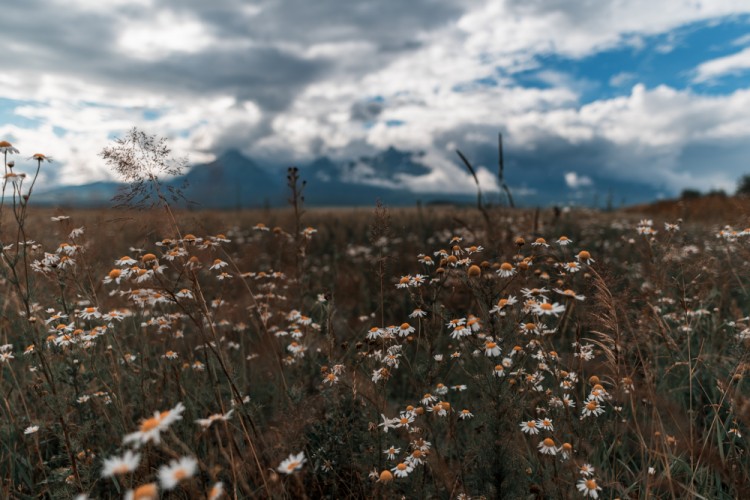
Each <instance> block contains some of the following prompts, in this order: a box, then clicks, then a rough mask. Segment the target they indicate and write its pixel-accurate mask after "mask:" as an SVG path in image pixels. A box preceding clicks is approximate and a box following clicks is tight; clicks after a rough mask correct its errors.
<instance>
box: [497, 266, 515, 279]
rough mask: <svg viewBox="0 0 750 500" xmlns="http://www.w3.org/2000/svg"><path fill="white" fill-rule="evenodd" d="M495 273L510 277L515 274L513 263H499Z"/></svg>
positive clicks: (502, 276)
mask: <svg viewBox="0 0 750 500" xmlns="http://www.w3.org/2000/svg"><path fill="white" fill-rule="evenodd" d="M496 272H497V274H498V276H500V277H501V278H510V277H511V276H513V275H514V274H516V270H515V269H514V268H513V264H511V263H510V262H503V263H502V264H500V267H499V268H498V269H497V271H496Z"/></svg>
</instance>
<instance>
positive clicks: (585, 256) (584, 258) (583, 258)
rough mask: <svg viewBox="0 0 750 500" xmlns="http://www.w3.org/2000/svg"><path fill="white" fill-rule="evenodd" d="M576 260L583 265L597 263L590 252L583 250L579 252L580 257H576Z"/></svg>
mask: <svg viewBox="0 0 750 500" xmlns="http://www.w3.org/2000/svg"><path fill="white" fill-rule="evenodd" d="M576 259H577V260H578V262H581V263H583V264H592V263H594V262H596V261H595V260H594V259H592V258H591V254H590V253H589V251H588V250H581V251H580V252H578V255H576Z"/></svg>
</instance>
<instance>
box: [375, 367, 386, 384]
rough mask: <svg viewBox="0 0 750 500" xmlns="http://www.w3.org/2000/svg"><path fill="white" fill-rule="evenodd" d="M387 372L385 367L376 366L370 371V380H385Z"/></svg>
mask: <svg viewBox="0 0 750 500" xmlns="http://www.w3.org/2000/svg"><path fill="white" fill-rule="evenodd" d="M388 376H389V372H388V369H387V368H378V369H377V370H373V371H372V381H373V382H375V383H377V382H379V381H380V380H387V379H388Z"/></svg>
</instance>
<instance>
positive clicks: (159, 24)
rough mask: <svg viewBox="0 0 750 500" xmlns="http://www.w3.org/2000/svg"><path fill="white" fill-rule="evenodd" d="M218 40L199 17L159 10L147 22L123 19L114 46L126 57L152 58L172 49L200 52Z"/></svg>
mask: <svg viewBox="0 0 750 500" xmlns="http://www.w3.org/2000/svg"><path fill="white" fill-rule="evenodd" d="M217 42H218V41H217V40H216V38H215V37H214V36H212V35H211V34H210V32H209V30H208V29H207V26H206V25H205V24H203V23H201V22H200V21H199V20H197V19H191V18H189V17H185V16H179V15H177V14H175V13H173V12H170V11H161V12H159V13H158V14H157V15H156V17H154V18H153V19H149V20H148V21H146V22H143V21H141V22H139V23H131V22H125V23H124V29H123V30H122V31H121V32H120V34H119V37H118V40H117V46H118V48H119V49H120V51H121V52H122V54H123V55H126V56H128V57H135V58H139V59H146V60H151V61H155V60H159V59H163V58H164V57H166V56H168V55H169V54H172V53H175V52H186V53H196V52H200V51H201V50H204V49H206V48H207V47H209V46H211V45H212V44H216V43H217Z"/></svg>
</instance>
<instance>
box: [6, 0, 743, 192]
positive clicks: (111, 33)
mask: <svg viewBox="0 0 750 500" xmlns="http://www.w3.org/2000/svg"><path fill="white" fill-rule="evenodd" d="M48 2H49V3H48V4H45V2H44V0H39V4H40V5H41V6H44V5H49V6H51V7H50V10H51V11H54V12H59V13H60V15H65V16H67V17H66V18H65V19H64V20H62V19H59V20H57V19H56V20H55V21H56V22H48V24H44V25H43V26H40V27H39V28H38V29H35V30H28V32H29V33H33V34H34V35H35V36H31V35H29V36H28V37H19V36H14V35H13V34H12V33H11V32H9V31H4V32H0V43H3V46H4V47H6V51H5V52H6V54H7V55H8V56H9V57H11V56H13V57H15V58H16V59H17V61H16V63H15V64H12V63H8V64H6V65H4V69H3V72H2V74H0V86H2V87H3V96H4V97H6V98H9V99H21V100H26V101H31V102H30V103H29V104H24V105H19V106H18V107H17V108H16V109H15V113H16V114H17V115H18V116H20V117H24V118H28V119H31V120H33V121H34V122H35V123H39V125H38V126H37V127H34V126H27V127H25V128H24V127H19V126H15V127H9V126H5V127H0V133H2V134H5V135H6V136H8V134H12V135H13V137H14V138H15V140H16V141H17V142H18V143H19V144H18V145H19V147H20V148H23V150H24V151H25V150H26V148H27V147H30V145H34V144H39V145H41V146H43V147H39V149H42V150H45V151H46V152H47V153H48V154H53V155H54V156H56V157H57V158H58V160H59V162H58V163H57V164H56V168H58V170H59V171H60V172H61V173H62V176H61V178H60V179H59V182H65V183H72V182H82V181H84V180H95V179H101V178H106V177H107V176H108V175H109V174H108V172H106V171H105V170H103V169H102V168H103V166H102V162H101V161H100V160H99V158H98V156H97V154H98V152H99V151H100V150H101V148H102V147H103V146H104V145H106V143H107V141H108V138H109V137H111V136H112V135H119V134H121V133H122V132H123V131H125V130H127V129H128V128H130V127H131V126H133V125H139V126H143V127H144V128H146V129H147V130H148V131H149V132H151V133H157V134H161V135H167V136H169V137H171V138H172V139H173V142H172V144H173V145H174V148H175V150H176V152H177V153H179V154H189V155H190V159H191V160H192V161H203V160H205V159H210V158H211V155H212V154H213V153H220V152H221V151H222V150H223V149H227V148H229V147H238V148H240V149H242V150H243V151H245V152H246V153H249V154H251V155H253V156H259V157H261V158H266V159H273V160H274V161H277V162H285V161H304V160H307V159H310V157H311V156H317V155H320V154H327V155H329V156H332V157H334V158H356V157H357V156H359V155H361V154H369V153H371V152H372V151H373V150H377V149H383V148H386V147H388V146H396V147H399V148H401V149H408V150H412V151H424V152H425V156H424V158H423V162H424V163H425V164H427V165H429V166H431V167H433V168H434V171H433V172H432V173H431V174H430V175H429V176H427V177H426V178H424V179H421V180H420V184H419V185H417V184H414V185H413V186H412V187H413V188H414V189H416V190H423V191H428V190H449V189H452V188H456V187H459V188H460V189H462V190H464V191H465V192H472V191H473V190H474V184H473V180H472V179H471V177H470V176H469V175H468V174H467V173H466V172H465V171H464V169H463V168H462V167H461V165H460V163H459V162H458V161H457V158H456V157H455V153H454V149H455V148H456V147H457V148H459V149H464V148H466V149H467V150H466V151H464V152H466V153H470V151H469V150H482V148H484V149H485V150H488V149H492V148H493V144H494V141H495V140H496V134H497V132H498V131H500V130H502V131H503V132H504V134H505V139H506V145H507V146H508V147H510V148H511V149H512V150H514V151H515V152H517V153H518V154H519V155H522V156H523V155H527V157H530V155H533V154H536V155H538V156H539V157H540V158H546V157H549V158H550V160H552V159H554V158H555V155H558V157H559V153H560V151H562V150H564V151H565V154H567V155H576V154H580V155H581V156H587V152H588V151H592V150H595V151H598V152H600V154H601V159H600V162H599V163H598V164H597V165H596V168H598V169H601V170H602V172H603V175H607V176H610V177H612V178H629V179H630V180H633V181H640V182H648V183H658V184H659V185H663V186H664V187H665V189H679V188H681V187H683V186H686V185H690V183H694V182H696V181H701V182H703V181H705V182H709V183H714V184H722V183H727V182H728V181H729V179H731V178H732V176H733V175H734V174H735V173H736V170H737V169H739V168H741V167H739V166H736V167H731V166H729V167H726V169H725V170H724V171H723V173H717V172H716V171H711V170H705V169H704V170H703V171H699V170H697V169H695V168H692V167H691V168H690V169H688V171H686V170H685V169H682V166H683V165H685V164H690V159H689V158H688V159H686V158H685V157H684V155H685V152H686V151H688V150H689V149H690V148H693V147H696V146H706V147H709V146H710V145H711V144H721V145H726V146H727V147H732V148H736V149H737V151H741V150H742V149H741V148H743V147H744V146H743V144H745V143H747V142H748V141H747V139H748V138H750V119H748V118H746V117H745V116H744V114H743V113H742V110H745V109H747V107H748V104H750V102H749V101H750V97H749V96H748V92H747V91H743V90H740V91H736V92H734V93H732V94H730V95H725V96H703V95H697V94H694V93H691V92H690V91H681V90H675V89H673V88H670V87H666V86H661V87H656V88H652V89H647V88H646V87H645V86H642V85H635V86H633V87H632V91H631V92H630V93H629V94H628V95H623V96H620V97H615V98H611V99H602V100H599V101H594V102H590V103H587V104H585V105H581V104H580V96H581V95H582V93H584V92H586V91H587V90H589V89H590V87H587V85H589V83H588V82H586V81H585V80H582V79H580V78H579V79H576V78H572V77H571V76H570V75H567V74H565V73H562V72H552V71H544V70H543V68H541V67H540V65H541V63H540V60H539V56H546V55H550V54H559V55H562V56H567V57H574V58H575V57H582V56H586V55H590V54H594V53H596V52H598V51H601V50H603V49H606V48H612V47H622V46H629V47H633V48H634V49H635V50H637V49H638V48H639V47H640V48H642V47H643V46H644V44H645V43H646V42H645V40H647V39H648V36H650V35H654V34H668V33H669V32H670V31H671V30H673V29H674V28H677V27H680V26H684V25H686V24H688V23H694V22H699V21H707V20H717V19H720V18H721V16H728V15H737V14H741V13H742V12H748V11H750V4H740V3H738V2H735V1H732V0H715V1H712V2H703V3H702V4H699V3H696V2H683V1H680V0H672V1H666V2H653V1H652V0H630V1H625V2H600V1H593V0H581V1H578V2H548V1H542V0H524V1H521V0H505V1H478V0H472V1H467V2H462V3H460V4H457V3H455V2H451V1H441V0H430V1H426V2H422V1H419V0H415V1H414V2H399V1H393V2H389V3H388V4H387V7H388V8H387V10H388V15H385V14H384V13H381V12H377V10H378V9H379V8H380V6H378V7H375V4H373V5H372V6H369V7H368V6H355V5H354V4H349V3H346V2H343V3H342V2H338V1H330V2H327V1H325V0H320V1H318V2H299V3H291V2H284V1H280V2H262V3H259V4H257V6H255V7H248V6H246V5H244V2H241V1H239V0H215V1H214V2H199V1H193V0H191V1H187V0H186V1H180V2H177V1H174V0H172V1H170V0H164V1H161V2H158V4H157V3H156V2H153V1H151V0H140V1H139V3H138V4H136V5H133V4H131V3H129V2H126V1H125V0H116V5H115V6H114V7H113V8H111V9H104V8H100V5H101V2H99V3H97V2H95V1H93V0H75V2H74V3H73V4H71V6H70V9H68V10H65V11H61V10H60V5H59V4H60V2H61V0H54V1H53V0H48ZM20 4H23V3H20ZM20 4H19V5H20ZM108 5H110V4H108ZM458 5H460V9H461V10H459V7H458ZM14 8H16V9H22V8H23V7H14ZM21 14H22V12H20V11H15V10H14V11H13V12H9V13H8V16H9V17H12V18H14V19H25V18H26V16H23V15H21ZM332 14H336V15H335V16H334V15H332ZM48 18H49V19H51V18H52V16H45V15H41V14H40V15H38V16H37V17H36V19H41V20H42V21H41V22H42V23H45V22H47V21H45V19H48ZM66 26H70V27H71V28H70V29H69V30H66V29H65V27H66ZM97 28H100V30H97ZM56 30H62V31H56ZM42 35H47V38H43V37H42ZM77 37H80V38H77ZM107 37H109V38H107ZM37 38H39V39H37ZM667 39H669V37H668V36H667ZM671 43H675V41H674V40H671ZM743 43H744V42H743ZM21 61H22V62H23V64H20V62H21ZM531 68H536V69H542V71H540V72H538V74H539V75H540V76H541V78H542V79H544V80H545V82H546V83H547V84H548V85H550V86H551V87H550V88H544V89H539V88H524V87H523V86H521V85H519V84H518V83H517V82H516V80H515V77H516V75H517V73H518V72H520V71H523V70H528V69H531ZM748 68H750V48H748V49H745V50H742V51H741V52H738V53H737V54H733V55H731V56H727V57H723V58H719V59H715V60H713V61H707V62H705V63H703V64H702V65H700V66H699V67H698V68H697V69H696V76H695V79H696V81H697V82H706V81H710V80H711V79H714V78H718V77H720V76H723V75H725V74H729V73H732V72H735V71H740V70H744V69H748ZM637 81H638V78H637V75H634V74H631V73H627V72H623V73H620V74H618V75H615V76H613V77H612V78H611V80H610V82H609V83H610V85H611V86H613V87H618V88H628V87H629V86H631V85H633V83H635V82H637ZM375 96H379V97H380V98H381V99H382V104H379V107H378V110H377V112H375V113H372V114H371V115H370V116H369V117H364V118H363V117H361V116H357V113H355V111H354V108H355V107H356V105H357V104H358V103H362V102H365V101H366V100H368V99H372V98H374V97H375ZM144 111H156V112H157V116H156V117H155V118H153V119H146V118H145V117H144ZM389 121H390V122H391V123H393V121H398V122H400V123H401V125H400V126H397V127H394V126H389V124H388V122H389ZM53 127H60V128H62V129H63V130H62V132H61V131H60V130H59V129H53ZM448 142H453V143H454V144H455V147H451V148H446V146H445V145H446V144H447V143H448ZM34 147H35V146H34ZM555 148H558V149H555ZM579 152H580V153H579ZM748 153H749V154H750V151H748ZM477 161H478V163H479V164H481V161H480V160H477ZM597 161H599V160H597ZM484 162H485V163H487V164H489V161H487V160H484ZM540 165H541V162H540ZM580 165H581V164H580V162H578V161H575V162H572V163H571V164H569V165H567V166H565V167H563V171H566V170H567V171H569V174H574V177H573V178H572V179H573V183H574V184H576V185H578V186H582V185H584V184H585V183H586V182H587V180H588V181H591V175H590V174H591V170H588V171H585V170H584V168H594V167H593V166H591V165H594V162H593V160H592V162H591V165H590V166H588V167H584V166H580ZM625 166H627V168H624V167H625ZM539 168H546V167H539ZM573 169H575V171H574V170H573ZM479 173H480V176H481V177H482V183H483V184H487V185H488V186H494V187H496V181H495V179H494V176H493V174H491V173H490V170H487V169H480V170H479ZM587 174H588V175H587ZM527 175H528V178H524V179H523V182H528V184H529V185H531V186H533V184H534V181H535V180H536V179H535V178H534V174H533V173H532V172H530V171H527ZM537 175H539V176H543V175H544V171H542V172H541V173H538V174H537ZM556 175H558V179H559V174H556ZM596 178H597V183H599V181H598V179H599V178H600V177H599V175H598V174H597V176H596ZM566 180H567V178H566ZM412 182H413V181H412ZM581 183H584V184H581ZM488 189H492V187H489V188H488Z"/></svg>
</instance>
